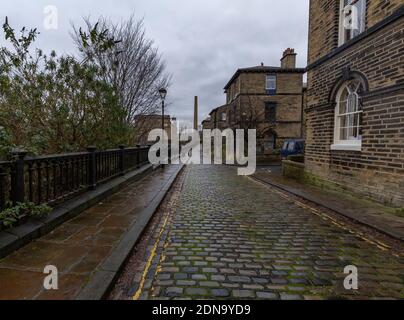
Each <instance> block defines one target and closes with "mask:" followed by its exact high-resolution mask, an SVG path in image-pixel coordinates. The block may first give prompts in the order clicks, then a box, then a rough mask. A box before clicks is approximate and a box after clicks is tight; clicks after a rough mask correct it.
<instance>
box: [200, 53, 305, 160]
mask: <svg viewBox="0 0 404 320" xmlns="http://www.w3.org/2000/svg"><path fill="white" fill-rule="evenodd" d="M304 72H305V69H303V68H296V53H295V52H294V50H293V49H287V50H286V51H285V52H284V54H283V57H282V59H281V66H280V67H271V66H264V65H263V64H261V65H260V66H256V67H251V68H244V69H238V70H237V71H236V73H235V74H234V75H233V77H232V78H231V79H230V81H229V82H228V83H227V85H226V86H225V88H224V90H225V93H226V104H225V105H223V106H221V107H219V108H216V109H214V110H213V111H212V112H211V113H210V118H209V119H207V120H206V122H205V123H204V128H218V129H221V130H223V129H227V128H231V129H256V130H257V140H258V141H257V142H258V146H257V150H258V153H263V154H271V153H273V151H274V150H275V149H279V148H280V146H281V145H282V143H283V141H284V140H285V139H288V138H301V137H302V135H303V128H302V118H303V108H302V104H303V74H304Z"/></svg>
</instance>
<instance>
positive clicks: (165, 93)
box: [159, 88, 167, 168]
mask: <svg viewBox="0 0 404 320" xmlns="http://www.w3.org/2000/svg"><path fill="white" fill-rule="evenodd" d="M159 94H160V98H161V130H162V135H163V136H164V133H163V132H164V129H165V126H164V101H165V99H166V96H167V90H166V89H164V88H161V89H160V90H159ZM162 139H163V137H162ZM161 166H162V168H164V163H163V164H161Z"/></svg>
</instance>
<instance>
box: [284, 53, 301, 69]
mask: <svg viewBox="0 0 404 320" xmlns="http://www.w3.org/2000/svg"><path fill="white" fill-rule="evenodd" d="M296 55H297V54H296V53H295V49H291V48H287V49H286V50H285V51H284V52H283V57H282V59H281V67H282V68H285V69H293V68H296Z"/></svg>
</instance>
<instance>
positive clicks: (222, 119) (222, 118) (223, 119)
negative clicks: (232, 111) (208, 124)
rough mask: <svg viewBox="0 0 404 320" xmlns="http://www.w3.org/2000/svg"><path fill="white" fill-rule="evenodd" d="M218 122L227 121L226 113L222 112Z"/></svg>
mask: <svg viewBox="0 0 404 320" xmlns="http://www.w3.org/2000/svg"><path fill="white" fill-rule="evenodd" d="M220 121H223V122H226V121H227V112H225V111H223V112H222V113H221V115H220Z"/></svg>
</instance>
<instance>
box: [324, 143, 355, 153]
mask: <svg viewBox="0 0 404 320" xmlns="http://www.w3.org/2000/svg"><path fill="white" fill-rule="evenodd" d="M330 149H331V151H357V152H361V151H362V144H333V145H331V147H330Z"/></svg>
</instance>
